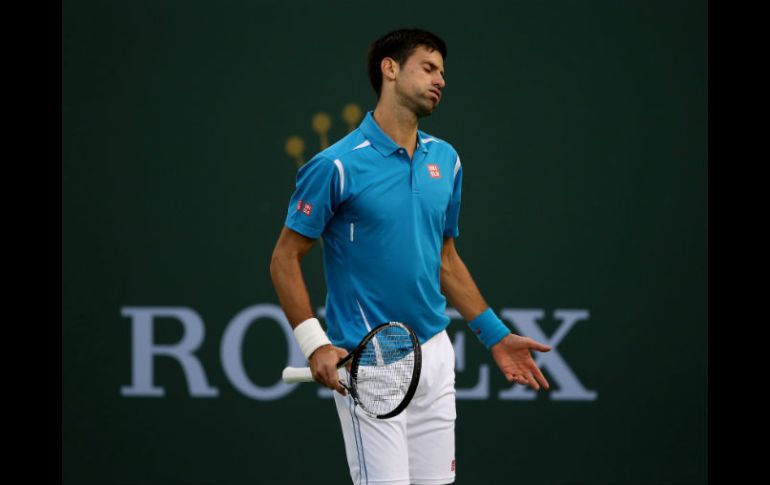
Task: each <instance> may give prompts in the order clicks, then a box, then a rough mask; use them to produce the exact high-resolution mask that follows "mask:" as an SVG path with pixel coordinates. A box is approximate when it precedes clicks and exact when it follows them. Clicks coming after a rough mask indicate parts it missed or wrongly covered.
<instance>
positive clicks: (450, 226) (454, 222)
mask: <svg viewBox="0 0 770 485" xmlns="http://www.w3.org/2000/svg"><path fill="white" fill-rule="evenodd" d="M453 174H454V188H453V189H452V198H451V199H450V200H449V206H448V207H447V210H446V223H445V225H444V237H457V236H459V235H460V227H459V222H460V198H461V196H462V187H463V166H462V164H461V163H460V157H459V156H458V157H457V162H456V163H455V166H454V171H453Z"/></svg>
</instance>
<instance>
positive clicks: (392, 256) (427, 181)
mask: <svg viewBox="0 0 770 485" xmlns="http://www.w3.org/2000/svg"><path fill="white" fill-rule="evenodd" d="M417 137H418V145H417V149H416V150H415V152H414V157H413V159H411V160H410V159H409V154H408V152H407V151H406V149H404V148H402V147H400V146H398V145H397V144H396V143H395V142H394V141H393V140H392V139H391V138H390V137H389V136H388V135H386V134H385V133H384V132H383V131H382V130H381V129H380V127H379V125H377V122H376V121H375V120H374V118H373V117H372V112H369V113H367V114H366V117H365V118H364V120H363V121H362V122H361V124H360V125H359V127H358V128H357V129H355V130H354V131H352V132H351V133H350V134H348V135H347V136H346V137H344V138H343V139H341V140H340V141H338V142H337V143H335V144H334V145H332V146H330V147H329V148H327V149H326V150H323V151H322V152H320V153H319V154H318V155H316V156H315V157H313V158H312V159H311V160H310V161H309V162H307V163H306V164H305V165H303V166H302V167H301V168H300V169H299V171H298V172H297V187H296V190H295V192H294V195H292V198H291V202H290V205H289V212H288V215H287V217H286V226H287V227H289V229H291V230H293V231H296V232H298V233H300V234H302V235H304V236H307V237H309V238H313V239H315V238H318V237H322V238H323V253H324V272H325V277H326V288H327V296H326V327H327V333H328V335H329V339H330V340H331V341H332V343H333V344H334V345H336V346H338V347H342V348H344V349H347V350H352V349H353V348H354V347H355V346H356V345H358V343H359V341H360V340H361V339H362V338H363V337H364V335H366V333H367V332H368V331H369V330H371V329H372V328H374V327H376V326H377V325H379V324H381V323H383V322H388V321H399V322H403V323H406V324H407V325H409V326H411V327H412V329H413V330H414V331H415V333H416V334H417V336H418V337H419V339H420V342H421V343H424V342H425V341H426V340H428V339H430V338H431V337H432V336H433V335H435V334H436V333H438V332H440V331H441V330H443V329H444V328H446V326H447V325H448V324H449V318H448V317H447V316H446V314H445V309H446V299H445V298H444V295H443V294H442V293H441V287H440V271H441V248H442V245H443V238H444V237H457V236H458V235H459V233H460V231H459V229H458V226H457V223H458V217H459V213H460V194H461V186H462V166H461V164H460V158H459V157H458V156H457V152H456V151H455V149H454V148H453V147H452V146H451V145H450V144H449V143H447V142H445V141H443V140H440V139H438V138H436V137H434V136H431V135H428V134H427V133H424V132H422V131H418V132H417Z"/></svg>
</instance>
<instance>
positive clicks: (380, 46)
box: [368, 29, 447, 98]
mask: <svg viewBox="0 0 770 485" xmlns="http://www.w3.org/2000/svg"><path fill="white" fill-rule="evenodd" d="M418 46H425V47H427V48H429V49H431V50H436V51H439V52H440V53H441V56H442V57H443V58H444V59H446V56H447V50H446V43H445V42H444V41H443V40H442V39H441V38H440V37H439V36H437V35H436V34H433V33H430V32H428V31H426V30H421V29H399V30H394V31H393V32H389V33H387V34H385V35H383V36H382V37H380V38H379V39H377V40H375V41H374V42H372V45H370V46H369V56H368V68H369V80H370V81H371V83H372V87H373V88H374V91H375V92H376V93H377V97H378V98H379V97H380V91H381V90H382V70H381V69H380V63H382V60H383V59H385V58H386V57H392V58H393V59H395V61H396V62H398V63H399V64H401V65H403V64H404V62H406V60H407V59H409V56H411V55H412V53H414V51H415V49H417V47H418Z"/></svg>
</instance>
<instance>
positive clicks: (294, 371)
mask: <svg viewBox="0 0 770 485" xmlns="http://www.w3.org/2000/svg"><path fill="white" fill-rule="evenodd" d="M282 378H283V382H285V383H286V384H296V383H297V382H313V374H312V373H311V372H310V367H286V368H285V369H284V370H283V375H282Z"/></svg>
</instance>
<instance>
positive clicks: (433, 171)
mask: <svg viewBox="0 0 770 485" xmlns="http://www.w3.org/2000/svg"><path fill="white" fill-rule="evenodd" d="M428 173H429V174H430V176H431V177H433V178H434V179H438V178H441V172H439V170H438V165H436V164H435V163H429V164H428Z"/></svg>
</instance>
